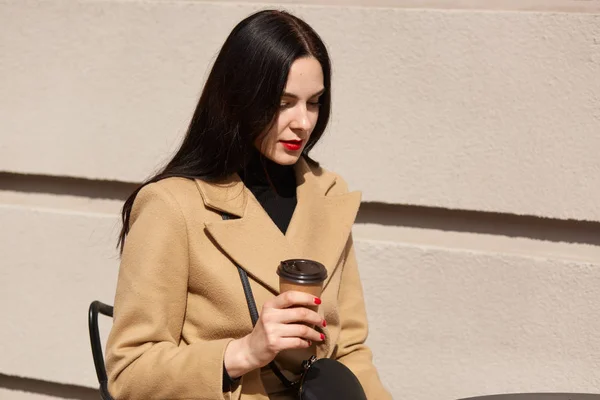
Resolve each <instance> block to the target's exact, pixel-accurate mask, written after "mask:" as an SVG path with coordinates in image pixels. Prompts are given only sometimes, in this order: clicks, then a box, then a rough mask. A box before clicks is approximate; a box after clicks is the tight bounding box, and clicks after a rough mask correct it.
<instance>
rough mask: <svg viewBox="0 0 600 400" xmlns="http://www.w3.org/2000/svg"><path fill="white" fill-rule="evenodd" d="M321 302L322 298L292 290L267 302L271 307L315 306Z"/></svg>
mask: <svg viewBox="0 0 600 400" xmlns="http://www.w3.org/2000/svg"><path fill="white" fill-rule="evenodd" d="M319 304H321V299H320V298H318V297H315V296H313V295H311V294H308V293H303V292H297V291H293V290H290V291H288V292H284V293H282V294H280V295H279V296H277V297H275V298H274V299H272V300H271V301H269V302H267V303H265V306H270V307H271V308H288V307H292V306H305V307H314V306H315V305H319Z"/></svg>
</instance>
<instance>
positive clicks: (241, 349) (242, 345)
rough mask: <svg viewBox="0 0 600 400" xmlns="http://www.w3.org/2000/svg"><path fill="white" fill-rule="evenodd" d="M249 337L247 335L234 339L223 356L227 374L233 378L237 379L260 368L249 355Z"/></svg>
mask: <svg viewBox="0 0 600 400" xmlns="http://www.w3.org/2000/svg"><path fill="white" fill-rule="evenodd" d="M247 338H248V337H247V336H245V337H243V338H241V339H236V340H232V341H231V342H229V344H228V345H227V348H225V355H224V358H223V365H224V367H225V370H226V371H227V374H228V375H229V376H230V377H231V378H232V379H237V378H239V377H241V376H242V375H245V374H247V373H248V372H250V371H252V370H254V369H256V368H258V366H255V365H254V364H253V363H252V361H251V357H250V356H249V353H248V350H249V347H248V345H247V342H248V339H247Z"/></svg>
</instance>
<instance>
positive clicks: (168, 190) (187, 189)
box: [134, 177, 202, 209]
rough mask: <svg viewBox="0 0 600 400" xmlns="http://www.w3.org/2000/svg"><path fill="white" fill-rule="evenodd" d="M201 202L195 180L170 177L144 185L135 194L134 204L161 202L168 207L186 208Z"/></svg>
mask: <svg viewBox="0 0 600 400" xmlns="http://www.w3.org/2000/svg"><path fill="white" fill-rule="evenodd" d="M198 201H199V202H200V204H202V200H201V199H200V196H199V194H198V189H197V188H196V184H195V181H194V180H193V179H189V178H180V177H170V178H164V179H161V180H159V181H156V182H152V183H149V184H147V185H145V186H144V187H143V188H142V189H141V190H140V191H139V193H138V195H137V196H136V201H135V203H137V204H135V205H134V207H135V206H138V207H140V206H143V205H144V204H146V203H149V202H161V203H164V204H165V205H167V206H169V207H171V208H172V207H176V208H180V209H186V208H189V207H190V206H191V204H190V203H192V202H195V203H198Z"/></svg>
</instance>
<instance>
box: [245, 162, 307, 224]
mask: <svg viewBox="0 0 600 400" xmlns="http://www.w3.org/2000/svg"><path fill="white" fill-rule="evenodd" d="M240 177H241V178H242V181H243V182H244V184H245V185H246V187H247V188H248V189H250V191H251V192H252V194H254V197H256V199H257V200H258V202H259V203H260V205H261V206H262V207H263V208H264V210H265V211H266V212H267V214H268V215H269V217H271V219H272V220H273V222H274V223H275V225H277V227H278V228H279V230H281V232H282V233H283V234H285V232H286V231H287V228H288V226H289V224H290V220H291V219H292V214H293V213H294V210H295V209H296V202H297V200H296V175H295V173H294V166H293V165H280V164H277V163H275V162H273V161H271V160H269V159H268V158H266V157H264V156H262V155H261V154H260V153H259V152H258V151H255V153H254V154H253V155H252V158H251V160H250V163H249V164H248V166H247V167H246V169H245V170H244V171H240Z"/></svg>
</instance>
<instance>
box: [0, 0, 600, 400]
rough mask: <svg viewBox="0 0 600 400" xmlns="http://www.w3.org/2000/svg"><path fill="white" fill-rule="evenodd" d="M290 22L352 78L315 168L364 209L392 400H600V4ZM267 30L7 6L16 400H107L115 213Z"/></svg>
mask: <svg viewBox="0 0 600 400" xmlns="http://www.w3.org/2000/svg"><path fill="white" fill-rule="evenodd" d="M290 3H292V2H291V1H280V2H279V3H275V4H278V5H279V6H285V7H286V8H287V9H290V10H292V11H294V12H296V13H297V14H298V15H300V16H302V17H304V18H305V19H306V20H307V21H308V22H309V23H311V24H312V25H313V26H314V27H315V28H316V29H317V31H319V33H320V34H321V35H322V36H323V38H324V39H325V41H326V42H327V44H328V46H329V48H330V51H331V55H332V58H333V63H334V74H335V75H334V116H333V123H332V125H331V129H330V130H329V132H328V136H327V137H326V138H325V140H324V141H323V143H322V145H320V146H319V147H318V149H317V152H316V154H317V155H318V157H317V158H318V159H320V160H321V161H322V162H323V164H324V165H325V166H326V167H329V168H331V169H334V170H336V171H337V172H340V173H342V174H343V175H344V176H345V177H346V178H347V180H348V181H349V182H350V184H351V186H352V187H353V188H356V189H361V190H363V192H364V200H365V203H364V204H363V207H362V209H361V213H360V215H359V219H358V221H357V224H356V227H355V235H356V237H357V245H358V257H359V261H360V267H361V271H362V274H363V279H364V284H365V289H366V296H367V306H368V310H369V318H370V322H371V337H370V344H371V345H372V347H373V349H374V352H375V357H376V363H377V365H378V366H379V367H380V371H381V375H382V377H383V379H384V381H385V382H386V384H387V386H388V387H389V388H390V390H391V391H392V392H393V393H394V397H395V398H398V399H400V398H411V399H417V400H437V399H445V398H448V399H451V398H461V397H469V396H478V395H484V394H494V393H511V392H539V391H543V392H587V393H600V376H599V375H598V373H597V371H598V370H600V337H599V336H598V335H597V332H598V331H600V318H598V316H599V315H600V309H599V308H600V302H599V301H598V299H599V298H600V206H599V205H598V204H599V202H598V198H599V196H600V157H598V155H597V153H598V149H600V1H597V0H590V1H577V0H574V1H566V0H565V1H560V0H553V1H534V0H529V1H523V2H521V1H499V0H498V1H489V2H486V1H475V0H472V1H470V0H462V1H461V0H446V1H444V0H430V1H423V2H417V1H415V0H406V1H403V0H398V1H391V0H380V1H373V2H369V1H364V0H363V1H361V0H354V1H343V0H331V1H326V0H311V1H306V2H305V4H304V5H292V4H290ZM270 6H272V4H271V5H270ZM263 7H264V4H255V3H250V2H202V1H177V0H170V1H166V0H165V1H135V2H133V1H126V0H122V1H116V0H106V1H84V0H71V1H59V0H45V1H41V0H35V1H34V0H0V227H1V229H0V252H1V254H2V262H1V263H0V266H1V268H0V307H1V309H0V311H1V312H2V329H0V399H2V400H4V399H7V400H8V399H11V400H13V399H17V400H20V399H31V400H38V399H39V400H41V399H67V398H72V399H93V398H98V396H97V394H96V392H95V390H94V389H92V388H94V387H96V386H97V383H96V381H95V375H94V370H93V364H92V360H91V356H90V352H89V342H88V336H87V326H86V311H87V306H88V304H89V302H90V301H91V300H93V299H100V300H103V301H105V302H109V303H111V302H112V297H113V293H114V287H115V279H116V273H117V268H118V260H117V257H116V253H115V251H114V243H115V236H116V233H117V230H118V218H117V213H118V209H119V207H120V205H121V202H122V200H123V198H124V197H125V196H126V194H127V193H128V191H130V190H131V189H132V187H133V185H132V182H136V181H139V180H141V179H143V178H144V177H146V176H147V175H149V174H150V173H151V171H153V170H155V169H156V168H157V167H158V166H159V165H160V162H161V161H164V160H165V159H166V157H168V154H169V152H170V151H172V150H173V149H174V148H175V147H176V145H177V143H178V140H179V139H180V137H181V134H182V133H183V131H184V130H185V125H186V123H187V120H188V118H189V116H190V114H191V111H192V108H193V107H194V105H195V102H196V100H197V96H198V94H199V91H200V89H201V84H202V81H203V79H204V77H205V76H206V73H207V68H208V66H209V64H210V62H211V60H212V59H213V57H214V55H215V53H216V51H217V50H218V48H219V46H220V44H221V43H222V42H223V40H224V38H225V36H226V35H227V34H228V32H229V31H230V29H231V28H232V27H233V25H234V24H235V23H236V22H237V21H239V20H240V19H241V18H243V17H244V16H245V15H247V14H249V13H251V12H252V11H254V10H257V9H260V8H263ZM104 328H105V330H104V333H106V332H107V329H108V326H105V327H104Z"/></svg>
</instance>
